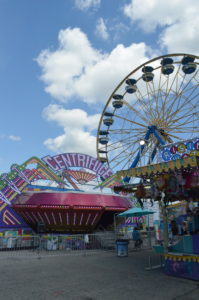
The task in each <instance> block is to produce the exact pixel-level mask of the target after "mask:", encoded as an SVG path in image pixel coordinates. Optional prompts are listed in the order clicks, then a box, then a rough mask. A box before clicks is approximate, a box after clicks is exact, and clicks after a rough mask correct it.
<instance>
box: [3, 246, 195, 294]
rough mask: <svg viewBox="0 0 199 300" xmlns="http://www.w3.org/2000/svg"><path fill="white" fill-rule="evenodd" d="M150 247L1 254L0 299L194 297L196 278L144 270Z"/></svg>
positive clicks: (158, 270) (154, 256)
mask: <svg viewBox="0 0 199 300" xmlns="http://www.w3.org/2000/svg"><path fill="white" fill-rule="evenodd" d="M149 255H150V256H151V261H152V264H157V263H158V262H159V257H158V256H157V255H155V254H154V253H153V252H151V251H146V250H145V251H140V252H139V251H137V252H131V253H129V256H128V257H117V256H116V253H115V252H111V251H106V252H103V251H98V252H94V253H84V254H81V253H78V254H77V255H73V254H72V253H71V254H70V255H66V256H59V255H56V253H55V255H52V256H44V257H41V258H37V257H35V256H32V257H31V256H27V255H25V252H24V255H19V256H17V255H16V256H15V255H13V256H11V257H5V256H4V257H3V256H1V253H0V269H1V284H0V300H51V299H56V300H62V299H64V300H109V299H110V300H121V299H122V300H145V299H146V300H150V299H153V300H196V299H197V300H198V299H199V282H196V281H191V280H187V279H180V278H175V277H170V276H167V275H165V274H164V272H163V269H161V268H160V269H155V270H151V271H147V270H146V269H145V268H146V267H147V266H148V257H149Z"/></svg>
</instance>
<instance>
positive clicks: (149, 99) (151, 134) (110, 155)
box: [97, 54, 199, 182]
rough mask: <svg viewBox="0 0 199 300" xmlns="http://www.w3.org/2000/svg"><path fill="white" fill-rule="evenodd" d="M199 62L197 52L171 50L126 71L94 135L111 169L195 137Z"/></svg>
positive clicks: (144, 161) (149, 157)
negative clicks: (174, 51)
mask: <svg viewBox="0 0 199 300" xmlns="http://www.w3.org/2000/svg"><path fill="white" fill-rule="evenodd" d="M198 63H199V57H198V56H194V55H190V54H169V55H164V56H160V57H157V58H154V59H151V60H150V61H148V62H146V63H144V64H142V65H141V66H139V67H138V68H136V69H135V70H133V71H132V72H131V73H130V74H128V75H127V76H126V77H125V78H124V79H123V80H122V81H121V82H120V84H119V85H118V86H117V87H116V88H115V90H114V91H113V93H112V94H111V96H110V98H109V99H108V101H107V103H106V105H105V107H104V110H103V113H102V116H101V119H100V122H99V127H98V134H97V154H98V159H99V160H100V161H102V162H103V163H104V164H105V165H106V166H108V167H110V168H111V169H112V170H113V172H116V171H119V170H124V169H129V168H134V167H138V166H143V165H147V164H150V163H152V162H157V161H158V155H157V153H158V149H159V147H160V146H161V145H165V144H168V143H173V142H177V141H180V140H185V139H187V138H192V137H193V136H194V135H196V134H197V133H198V132H199V105H198V98H199V88H198V84H199V69H198ZM124 180H125V181H126V182H129V181H130V178H124Z"/></svg>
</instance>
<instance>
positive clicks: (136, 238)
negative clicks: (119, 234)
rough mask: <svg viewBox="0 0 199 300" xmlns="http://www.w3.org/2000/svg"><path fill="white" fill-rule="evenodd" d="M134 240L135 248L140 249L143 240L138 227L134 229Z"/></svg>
mask: <svg viewBox="0 0 199 300" xmlns="http://www.w3.org/2000/svg"><path fill="white" fill-rule="evenodd" d="M132 240H133V241H134V242H135V243H134V246H135V248H139V247H140V246H141V244H142V239H141V236H140V232H139V230H138V228H137V227H134V229H133V233H132Z"/></svg>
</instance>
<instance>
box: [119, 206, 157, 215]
mask: <svg viewBox="0 0 199 300" xmlns="http://www.w3.org/2000/svg"><path fill="white" fill-rule="evenodd" d="M151 214H154V211H151V210H146V209H141V208H139V207H134V208H130V209H128V210H126V211H124V212H122V213H120V214H119V215H118V217H140V216H146V215H151Z"/></svg>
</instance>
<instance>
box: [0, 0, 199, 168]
mask: <svg viewBox="0 0 199 300" xmlns="http://www.w3.org/2000/svg"><path fill="white" fill-rule="evenodd" d="M198 12H199V2H198V0H189V1H187V0H168V1H165V0H118V1H117V0H101V1H100V0H0V87H1V88H0V96H1V100H0V101H1V118H0V143H1V147H0V172H8V171H9V168H10V166H11V164H12V163H18V164H21V163H23V162H24V161H25V160H27V159H28V158H30V157H31V156H37V157H43V156H46V155H48V154H50V155H54V154H56V153H63V152H82V153H86V154H90V155H93V156H96V152H95V149H96V145H95V143H96V129H97V125H98V122H99V117H100V114H101V112H102V109H103V107H104V105H105V103H106V101H107V99H108V97H109V96H110V94H111V93H112V91H113V89H114V88H115V87H116V85H117V84H118V83H119V82H120V81H121V80H122V79H123V78H124V76H125V75H127V74H128V73H129V72H130V71H131V70H133V69H134V68H135V67H137V66H139V65H140V64H141V63H143V62H145V61H147V60H148V59H150V58H152V57H156V56H158V55H161V54H166V53H175V52H184V53H192V54H198V50H199V49H198V48H199V31H198V24H199V14H198Z"/></svg>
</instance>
